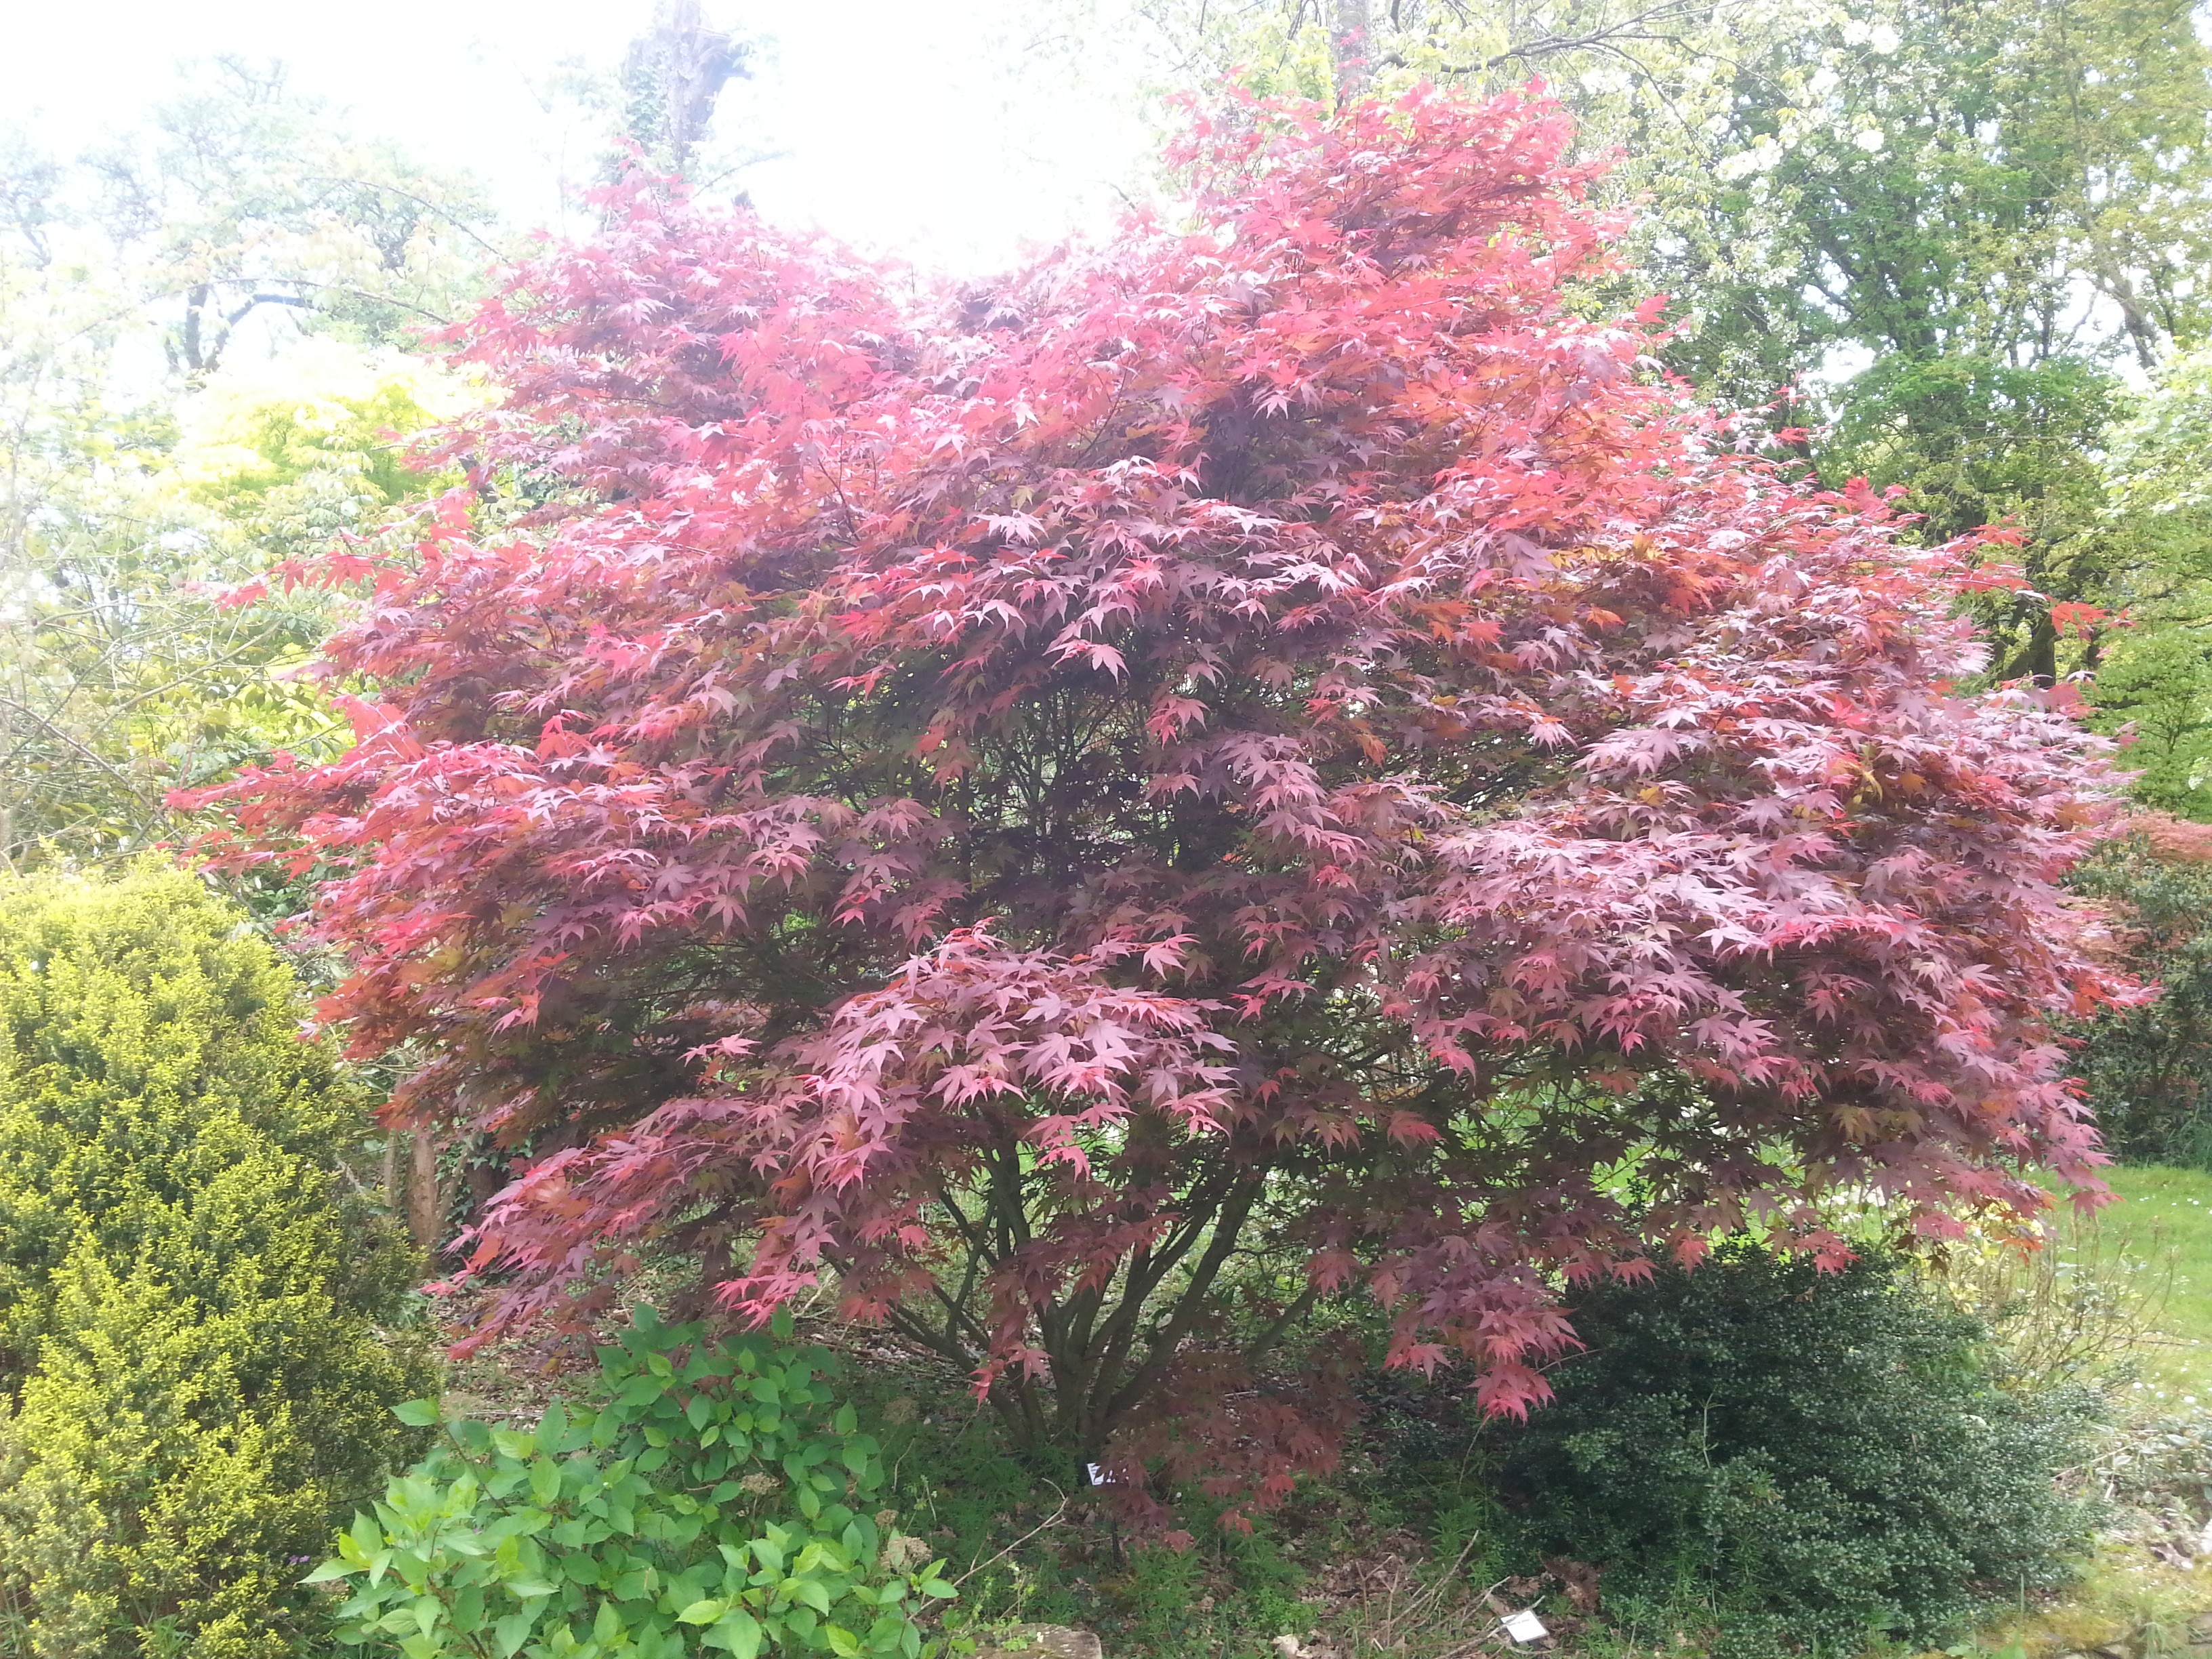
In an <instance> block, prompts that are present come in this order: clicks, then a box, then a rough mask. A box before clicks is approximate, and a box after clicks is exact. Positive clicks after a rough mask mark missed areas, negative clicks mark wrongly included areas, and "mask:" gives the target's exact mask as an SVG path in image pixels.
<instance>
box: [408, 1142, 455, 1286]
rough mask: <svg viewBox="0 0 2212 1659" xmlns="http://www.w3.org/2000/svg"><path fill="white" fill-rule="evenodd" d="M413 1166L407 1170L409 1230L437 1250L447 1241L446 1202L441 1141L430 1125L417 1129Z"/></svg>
mask: <svg viewBox="0 0 2212 1659" xmlns="http://www.w3.org/2000/svg"><path fill="white" fill-rule="evenodd" d="M410 1163H411V1167H410V1169H409V1170H408V1172H407V1230H408V1231H410V1232H411V1233H413V1234H414V1235H415V1242H416V1243H417V1244H419V1245H420V1246H422V1249H424V1250H426V1251H428V1253H430V1254H431V1255H434V1256H435V1255H436V1254H437V1249H438V1246H439V1245H441V1244H442V1243H445V1240H444V1238H443V1237H441V1235H442V1234H443V1233H444V1232H445V1231H446V1206H445V1202H444V1197H443V1194H441V1192H440V1191H439V1189H438V1143H437V1142H436V1141H435V1140H434V1139H432V1138H431V1135H430V1132H429V1131H428V1129H417V1130H416V1131H415V1140H414V1146H413V1155H412V1158H411V1160H410Z"/></svg>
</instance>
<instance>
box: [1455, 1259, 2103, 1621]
mask: <svg viewBox="0 0 2212 1659" xmlns="http://www.w3.org/2000/svg"><path fill="white" fill-rule="evenodd" d="M1576 1328H1577V1330H1578V1331H1579V1332H1580V1333H1581V1334H1582V1335H1583V1339H1584V1340H1586V1341H1587V1342H1588V1343H1589V1349H1588V1350H1587V1351H1586V1352H1583V1354H1581V1355H1579V1356H1577V1358H1574V1359H1572V1360H1570V1361H1568V1362H1567V1363H1566V1364H1563V1365H1561V1366H1559V1368H1558V1369H1557V1370H1555V1371H1554V1372H1553V1385H1554V1387H1555V1388H1556V1389H1557V1390H1558V1398H1557V1400H1556V1401H1555V1402H1554V1403H1553V1405H1552V1406H1550V1407H1547V1408H1546V1409H1544V1410H1542V1411H1540V1412H1535V1413H1531V1414H1530V1416H1529V1418H1528V1422H1527V1423H1526V1424H1525V1425H1520V1426H1519V1427H1517V1428H1516V1429H1513V1430H1511V1431H1508V1432H1506V1434H1505V1436H1504V1441H1503V1443H1502V1446H1501V1448H1500V1450H1499V1455H1498V1462H1497V1468H1496V1474H1497V1475H1498V1480H1499V1484H1500V1490H1501V1492H1502V1495H1503V1496H1504V1501H1505V1503H1506V1505H1507V1508H1508V1510H1509V1512H1511V1513H1513V1514H1514V1516H1515V1526H1516V1530H1517V1531H1518V1532H1519V1533H1520V1534H1521V1536H1522V1541H1523V1546H1524V1547H1525V1548H1526V1549H1527V1550H1528V1553H1529V1555H1530V1557H1531V1559H1532V1561H1533V1560H1534V1559H1536V1558H1540V1557H1541V1558H1549V1559H1559V1558H1561V1557H1566V1558H1571V1559H1574V1560H1577V1561H1581V1562H1587V1563H1590V1564H1594V1565H1596V1566H1597V1567H1599V1568H1601V1570H1602V1574H1603V1577H1602V1585H1603V1593H1604V1600H1605V1605H1606V1607H1607V1610H1608V1612H1609V1613H1611V1614H1613V1616H1614V1617H1615V1618H1617V1619H1620V1620H1625V1621H1626V1622H1628V1623H1636V1622H1638V1621H1639V1620H1642V1619H1644V1618H1645V1617H1646V1616H1647V1615H1648V1616H1650V1618H1651V1619H1653V1620H1655V1621H1656V1620H1657V1619H1662V1618H1663V1619H1668V1620H1680V1619H1683V1618H1686V1617H1688V1618H1697V1619H1699V1620H1700V1622H1704V1623H1707V1624H1709V1625H1711V1626H1713V1627H1714V1628H1715V1630H1716V1632H1717V1639H1716V1642H1715V1651H1716V1652H1718V1653H1724V1654H1735V1655H1751V1654H1767V1653H1783V1652H1795V1651H1802V1650H1807V1649H1808V1648H1809V1649H1814V1650H1847V1651H1857V1650H1858V1649H1859V1648H1860V1647H1861V1646H1863V1644H1865V1642H1866V1640H1867V1639H1868V1638H1869V1636H1891V1637H1897V1638H1904V1639H1906V1640H1911V1641H1915V1642H1921V1643H1925V1642H1927V1641H1929V1640H1930V1639H1931V1638H1942V1637H1946V1636H1948V1635H1950V1634H1953V1633H1955V1632H1957V1631H1959V1630H1960V1629H1961V1628H1963V1627H1964V1626H1966V1625H1967V1624H1969V1623H1970V1622H1971V1621H1972V1620H1973V1618H1974V1617H1975V1616H1976V1615H1977V1614H1978V1613H1981V1612H1982V1611H1984V1610H1985V1609H1986V1608H1987V1607H1990V1605H1992V1604H1995V1603H1997V1602H2002V1601H2008V1600H2011V1599H2013V1598H2015V1597H2017V1596H2019V1595H2021V1594H2023V1593H2024V1592H2026V1591H2029V1590H2034V1589H2048V1588H2051V1587H2054V1586H2055V1585H2057V1584H2058V1583H2062V1582H2063V1581H2064V1580H2065V1579H2066V1578H2067V1577H2069V1574H2070V1573H2071V1571H2072V1570H2073V1566H2074V1564H2075V1558H2076V1555H2077V1553H2078V1552H2079V1551H2080V1550H2081V1548H2082V1547H2084V1546H2085V1545H2086V1543H2087V1530H2088V1525H2087V1523H2088V1520H2089V1512H2088V1509H2087V1505H2086V1504H2084V1503H2082V1502H2081V1501H2080V1500H2078V1499H2076V1498H2072V1497H2069V1495H2068V1494H2067V1493H2065V1492H2063V1491H2062V1489H2061V1487H2060V1486H2059V1485H2058V1483H2057V1474H2058V1473H2059V1471H2061V1470H2062V1469H2063V1468H2066V1467H2067V1466H2068V1465H2069V1463H2070V1462H2073V1461H2075V1458H2076V1456H2077V1455H2078V1453H2079V1451H2080V1449H2081V1446H2082V1444H2083V1431H2084V1430H2085V1428H2086V1426H2087V1421H2088V1416H2089V1406H2088V1399H2089V1396H2088V1395H2087V1393H2086V1391H2082V1390H2075V1389H2045V1390H2040V1391H2029V1390H2020V1389H2003V1388H2000V1387H1998V1386H1997V1385H1996V1383H1995V1382H1994V1381H1993V1379H1992V1376H1991V1374H1990V1370H1989V1367H1988V1366H1987V1364H1985V1361H1984V1353H1983V1352H1982V1349H1981V1346H1980V1344H1981V1340H1982V1336H1983V1328H1982V1327H1981V1326H1980V1325H1979V1324H1978V1322H1976V1321H1975V1320H1973V1319H1972V1318H1970V1317H1968V1316H1964V1315H1962V1314H1960V1313H1959V1312H1957V1311H1956V1310H1954V1309H1951V1308H1949V1307H1947V1306H1944V1305H1942V1304H1941V1303H1940V1302H1939V1301H1938V1300H1937V1299H1936V1298H1935V1297H1932V1296H1930V1295H1929V1293H1928V1292H1927V1291H1925V1290H1924V1289H1923V1288H1922V1287H1921V1286H1920V1285H1918V1284H1917V1283H1916V1282H1915V1281H1914V1279H1912V1277H1911V1273H1910V1272H1909V1270H1908V1269H1907V1268H1906V1267H1905V1265H1904V1264H1903V1263H1902V1262H1900V1261H1897V1260H1895V1259H1894V1258H1891V1257H1887V1256H1885V1255H1878V1254H1875V1253H1871V1252H1870V1253H1869V1254H1867V1255H1863V1256H1862V1257H1861V1258H1860V1259H1859V1260H1857V1261H1855V1262H1853V1263H1851V1264H1850V1266H1848V1267H1844V1268H1843V1269H1842V1270H1841V1271H1839V1272H1833V1273H1822V1272H1820V1270H1819V1269H1818V1268H1816V1267H1814V1264H1812V1263H1811V1262H1809V1261H1804V1260H1802V1259H1799V1260H1781V1259H1777V1258H1775V1257H1773V1256H1771V1255H1768V1254H1767V1253H1766V1252H1765V1251H1763V1250H1760V1249H1756V1248H1753V1247H1750V1246H1732V1247H1729V1248H1728V1249H1723V1251H1721V1252H1720V1253H1718V1254H1717V1255H1715V1256H1714V1257H1713V1258H1711V1259H1710V1260H1708V1261H1706V1262H1705V1264H1704V1265H1702V1266H1701V1267H1698V1268H1696V1269H1694V1270H1688V1271H1686V1270H1684V1269H1681V1268H1680V1267H1666V1268H1662V1269H1661V1270H1660V1271H1659V1272H1658V1273H1656V1276H1655V1278H1654V1279H1652V1280H1651V1281H1650V1282H1649V1283H1646V1284H1642V1285H1632V1284H1630V1285H1607V1286H1604V1287H1601V1288H1596V1289H1593V1290H1590V1291H1586V1292H1585V1293H1584V1294H1583V1297H1581V1298H1580V1302H1579V1305H1578V1306H1577V1310H1576Z"/></svg>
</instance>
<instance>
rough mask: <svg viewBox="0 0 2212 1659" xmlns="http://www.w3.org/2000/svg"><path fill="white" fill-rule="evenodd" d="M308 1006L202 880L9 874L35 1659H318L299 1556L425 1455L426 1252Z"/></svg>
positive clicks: (5, 1183)
mask: <svg viewBox="0 0 2212 1659" xmlns="http://www.w3.org/2000/svg"><path fill="white" fill-rule="evenodd" d="M304 1012H306V1010H305V1008H304V1007H303V1006H302V1005H301V1000H300V997H299V987H298V986H297V985H296V983H295V981H294V979H293V976H292V974H291V972H290V971H289V969H288V968H287V966H286V965H285V963H284V962H283V959H282V958H280V957H278V955H277V954H276V951H274V950H273V949H272V948H271V947H270V945H269V943H268V941H267V940H266V939H264V938H262V937H261V936H260V935H259V934H258V933H257V932H256V931H255V929H254V927H252V923H251V921H249V919H248V918H247V917H246V915H245V914H244V913H243V912H242V911H240V909H239V908H237V907H236V906H234V905H233V904H230V903H228V902H225V901H224V900H222V898H220V897H219V896H217V895H216V894H215V893H213V892H210V890H208V889H207V887H206V886H204V884H202V883H200V882H198V881H197V880H195V879H194V878H192V877H191V876H189V875H186V874H185V873H184V872H181V871H178V870H174V869H170V868H167V867H164V866H161V865H159V864H157V863H153V862H148V863H145V864H142V865H140V866H136V867H134V868H132V869H131V870H128V871H125V872H121V873H119V874H118V875H116V876H114V877H112V878H107V879H103V880H94V879H88V878H82V877H76V876H71V875H67V874H63V873H52V874H48V875H44V876H40V877H36V878H31V879H28V880H25V879H20V878H0V1605H4V1606H5V1607H6V1608H7V1609H8V1611H9V1614H10V1615H11V1618H12V1620H13V1622H12V1623H11V1624H9V1625H7V1626H0V1652H4V1653H6V1654H7V1655H8V1656H9V1659H19V1656H31V1659H140V1656H143V1655H148V1654H156V1655H158V1654H161V1653H173V1654H177V1655H180V1656H189V1659H290V1656H293V1655H295V1654H297V1653H299V1652H300V1651H301V1650H302V1649H303V1648H309V1647H312V1646H313V1644H315V1643H316V1642H317V1641H318V1640H319V1636H320V1623H319V1616H318V1615H319V1614H320V1613H322V1612H323V1611H324V1609H323V1608H322V1607H321V1606H320V1605H319V1599H318V1598H317V1597H315V1596H313V1595H309V1594H307V1593H305V1592H302V1591H301V1589H300V1588H299V1586H298V1585H297V1583H295V1580H297V1578H298V1577H299V1569H298V1568H297V1566H295V1565H293V1564H294V1563H295V1561H298V1560H301V1559H307V1558H308V1557H309V1555H310V1554H311V1553H312V1552H313V1551H314V1550H316V1549H317V1548H319V1547H320V1546H321V1545H322V1543H323V1541H325V1540H326V1539H327V1538H328V1537H329V1536H330V1531H331V1527H332V1526H333V1525H334V1524H336V1523H337V1522H338V1521H340V1520H341V1519H343V1517H344V1516H346V1515H347V1514H348V1513H349V1512H350V1511H351V1510H353V1508H354V1507H355V1505H356V1504H360V1503H361V1502H362V1501H363V1500H364V1499H366V1498H369V1497H371V1496H373V1495H374V1493H375V1492H377V1491H378V1490H379V1489H380V1487H381V1486H383V1484H384V1482H385V1480H386V1477H387V1476H388V1475H389V1474H390V1472H391V1471H392V1468H395V1467H398V1466H401V1465H404V1463H405V1462H406V1461H407V1459H408V1458H409V1457H410V1456H411V1455H414V1454H415V1452H416V1450H418V1449H419V1448H420V1445H421V1443H422V1439H423V1438H424V1437H423V1436H422V1435H421V1434H420V1433H418V1432H410V1431H407V1430H405V1429H403V1428H402V1427H401V1426H400V1425H398V1424H396V1423H394V1422H393V1421H392V1417H391V1414H390V1410H389V1407H391V1406H392V1403H393V1402H394V1401H402V1400H404V1399H406V1398H407V1397H408V1396H409V1395H412V1394H416V1393H419V1392H420V1391H421V1390H422V1389H424V1388H425V1387H427V1386H428V1384H429V1383H430V1381H431V1379H432V1378H433V1377H434V1376H435V1374H436V1372H435V1367H434V1366H433V1365H432V1364H431V1363H430V1357H429V1354H428V1348H427V1345H426V1344H425V1343H424V1342H423V1341H422V1340H421V1339H420V1336H419V1335H418V1334H416V1333H414V1332H411V1331H410V1330H409V1329H408V1328H406V1327H405V1325H404V1312H405V1306H406V1304H405V1293H406V1287H407V1285H409V1284H410V1282H411V1281H412V1280H413V1279H414V1278H415V1277H416V1273H418V1272H419V1271H420V1268H421V1265H422V1264H421V1259H420V1258H419V1257H418V1256H417V1255H416V1254H415V1252H414V1251H413V1250H412V1249H410V1248H409V1247H408V1245H407V1243H406V1241H405V1238H404V1236H403V1235H402V1234H401V1233H400V1232H399V1231H398V1229H397V1227H396V1226H395V1225H393V1224H392V1222H391V1221H390V1219H389V1218H386V1217H384V1216H381V1215H380V1214H379V1213H378V1212H376V1210H375V1208H374V1206H372V1205H371V1204H369V1203H368V1201H366V1200H364V1199H363V1198H362V1197H360V1196H359V1195H358V1194H349V1192H348V1190H347V1188H348V1184H349V1183H348V1182H346V1180H345V1178H344V1171H343V1164H342V1158H343V1152H344V1150H345V1147H346V1145H347V1143H348V1141H349V1140H350V1139H355V1138H356V1137H358V1136H359V1135H360V1134H361V1133H362V1132H363V1130H364V1129H365V1128H366V1127H367V1123H368V1118H367V1115H366V1112H365V1110H364V1106H365V1102H364V1101H363V1099H362V1097H361V1096H360V1093H359V1091H358V1090H357V1088H356V1086H355V1085H352V1084H351V1083H349V1080H348V1079H347V1078H346V1077H345V1075H344V1074H343V1073H342V1072H340V1071H339V1070H338V1069H337V1066H335V1065H334V1063H333V1060H332V1058H331V1054H330V1053H329V1052H328V1050H327V1049H326V1048H324V1047H323V1046H321V1045H320V1044H318V1043H315V1042H306V1041H302V1039H301V1029H300V1028H301V1016H302V1015H303V1013H304Z"/></svg>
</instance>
